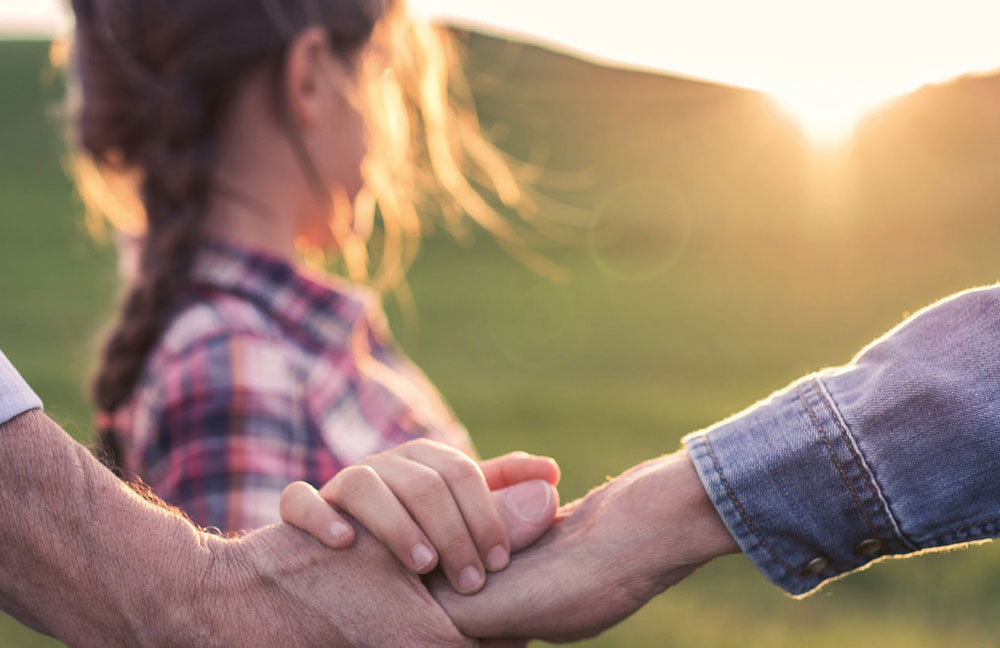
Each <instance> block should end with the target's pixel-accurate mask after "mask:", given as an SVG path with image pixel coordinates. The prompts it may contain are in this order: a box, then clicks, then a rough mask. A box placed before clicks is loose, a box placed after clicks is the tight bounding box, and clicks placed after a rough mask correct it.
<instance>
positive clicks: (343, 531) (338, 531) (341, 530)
mask: <svg viewBox="0 0 1000 648" xmlns="http://www.w3.org/2000/svg"><path fill="white" fill-rule="evenodd" d="M350 532H351V527H349V526H347V525H346V524H344V523H343V522H340V521H339V520H338V521H336V522H331V523H330V536H331V537H332V538H333V541H334V542H340V541H341V540H343V539H344V536H346V535H347V534H348V533H350Z"/></svg>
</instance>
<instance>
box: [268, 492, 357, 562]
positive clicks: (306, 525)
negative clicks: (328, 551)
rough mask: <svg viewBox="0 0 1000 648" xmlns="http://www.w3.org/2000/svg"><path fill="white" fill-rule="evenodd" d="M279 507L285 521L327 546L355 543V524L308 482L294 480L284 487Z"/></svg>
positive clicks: (348, 545)
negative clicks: (352, 524)
mask: <svg viewBox="0 0 1000 648" xmlns="http://www.w3.org/2000/svg"><path fill="white" fill-rule="evenodd" d="M279 509H280V511H281V519H282V520H284V521H285V522H287V523H289V524H291V525H292V526H295V527H298V528H300V529H302V530H303V531H305V532H306V533H308V534H310V535H312V536H313V537H314V538H316V539H317V540H319V541H320V542H322V543H323V544H325V545H327V546H328V547H332V548H334V549H346V548H347V547H350V546H351V545H352V544H353V543H354V527H352V526H351V525H350V524H349V523H348V522H347V520H345V519H344V517H343V516H342V515H340V513H338V512H337V511H336V510H334V509H333V507H331V506H330V504H329V503H328V502H327V501H326V500H324V499H323V498H322V497H320V494H319V492H318V491H317V490H316V489H315V488H313V487H312V486H310V485H309V484H307V483H305V482H302V481H298V482H293V483H291V484H289V485H288V486H286V487H285V490H284V491H282V493H281V503H280V505H279Z"/></svg>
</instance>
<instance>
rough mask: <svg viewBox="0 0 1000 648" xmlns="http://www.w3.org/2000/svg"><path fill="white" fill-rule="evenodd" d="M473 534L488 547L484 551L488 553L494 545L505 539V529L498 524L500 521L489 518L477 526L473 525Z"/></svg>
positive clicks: (500, 523) (502, 525) (501, 524)
mask: <svg viewBox="0 0 1000 648" xmlns="http://www.w3.org/2000/svg"><path fill="white" fill-rule="evenodd" d="M473 533H475V534H476V537H478V538H480V539H481V540H482V542H483V543H484V544H488V545H490V546H488V547H485V549H486V550H487V551H489V550H490V549H492V548H493V546H494V545H496V544H497V543H499V542H501V541H502V540H505V539H506V537H507V527H506V526H505V525H504V524H503V523H502V522H500V520H497V519H496V518H493V517H489V518H486V519H485V520H482V521H481V522H479V523H477V524H474V525H473Z"/></svg>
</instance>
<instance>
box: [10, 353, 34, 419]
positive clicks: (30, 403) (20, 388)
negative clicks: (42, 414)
mask: <svg viewBox="0 0 1000 648" xmlns="http://www.w3.org/2000/svg"><path fill="white" fill-rule="evenodd" d="M41 407H42V401H40V400H39V399H38V396H36V395H35V392H33V391H31V387H28V384H27V383H26V382H24V379H23V378H21V375H20V374H19V373H17V369H15V368H14V366H13V365H11V364H10V361H9V360H7V356H5V355H4V354H3V352H2V351H0V425H3V424H4V423H6V422H7V421H9V420H11V419H12V418H14V417H15V416H17V415H19V414H23V413H25V412H27V411H28V410H33V409H40V408H41Z"/></svg>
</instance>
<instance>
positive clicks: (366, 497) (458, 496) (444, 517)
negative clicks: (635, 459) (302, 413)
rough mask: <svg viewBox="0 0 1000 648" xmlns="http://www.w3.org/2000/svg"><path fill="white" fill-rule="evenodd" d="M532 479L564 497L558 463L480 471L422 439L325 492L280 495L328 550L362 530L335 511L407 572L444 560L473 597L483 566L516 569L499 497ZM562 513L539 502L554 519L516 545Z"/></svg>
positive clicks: (519, 461) (293, 487) (301, 489)
mask: <svg viewBox="0 0 1000 648" xmlns="http://www.w3.org/2000/svg"><path fill="white" fill-rule="evenodd" d="M530 480H542V481H544V482H547V484H534V486H535V487H536V488H538V489H542V488H543V487H544V488H548V489H549V499H551V500H556V499H557V496H558V494H556V497H551V493H554V491H555V489H554V488H551V486H548V484H551V485H555V484H557V483H558V482H559V467H558V466H557V465H556V463H555V462H554V461H553V460H552V459H548V458H544V457H536V456H532V455H527V454H524V453H520V452H515V453H512V454H509V455H504V456H502V457H498V458H496V459H491V460H489V461H484V462H482V463H481V464H477V463H476V462H475V461H474V460H472V459H470V458H469V457H468V456H467V455H466V454H464V453H462V452H461V451H459V450H456V449H455V448H452V447H451V446H447V445H444V444H442V443H437V442H435V441H428V440H424V439H421V440H417V441H411V442H409V443H406V444H403V445H400V446H397V447H395V448H393V449H391V450H388V451H386V452H383V453H381V454H377V455H372V456H370V457H368V458H366V459H365V460H363V461H362V462H360V463H359V464H356V465H354V466H350V467H348V468H345V469H344V470H342V471H341V472H339V473H338V474H337V475H336V476H335V477H334V478H333V479H331V480H330V481H329V482H327V483H326V484H325V485H324V486H323V487H322V489H320V490H319V491H317V490H316V489H314V488H313V487H312V486H310V485H308V484H306V483H305V482H296V483H294V484H290V485H289V486H288V487H287V488H286V489H285V491H284V493H282V496H281V517H282V519H284V520H285V521H286V522H288V523H289V524H292V525H294V526H297V527H299V528H300V529H302V530H304V531H306V532H308V533H310V534H312V535H313V536H315V537H316V538H317V539H319V540H320V541H321V542H323V543H324V544H327V545H329V546H331V547H334V548H337V549H341V548H346V547H349V546H350V545H351V544H352V543H353V542H354V529H353V528H352V527H351V525H350V524H349V523H348V521H347V520H345V519H344V517H343V516H341V515H340V514H339V513H338V512H337V511H336V510H334V508H332V507H333V506H335V507H337V508H339V509H341V510H343V511H346V512H347V513H349V514H350V515H351V516H353V517H354V518H355V519H357V521H358V522H360V523H361V524H363V525H364V526H365V527H366V528H367V529H368V530H369V531H370V532H371V533H372V534H373V535H374V536H375V537H376V538H378V539H379V540H380V541H382V543H383V544H385V545H386V546H387V547H389V549H390V550H391V551H392V552H393V553H394V554H396V556H397V557H398V558H399V560H400V561H401V562H402V563H403V564H404V565H406V566H407V568H409V569H411V570H413V571H414V572H417V573H419V574H426V573H427V572H430V571H431V570H433V569H434V568H435V567H436V566H437V565H438V562H439V561H440V563H441V567H442V569H443V571H444V574H445V576H447V578H448V580H449V582H450V583H451V585H452V587H454V588H455V590H456V591H458V592H461V593H465V594H470V593H472V592H475V591H478V590H479V589H480V588H481V587H482V586H483V584H484V582H485V572H484V569H483V566H484V564H485V566H486V569H488V570H489V571H499V570H501V569H503V568H504V567H506V566H507V563H508V562H510V553H511V538H510V537H509V533H508V525H507V523H506V522H505V521H504V518H503V516H502V515H501V511H504V512H506V507H503V508H498V506H497V502H498V495H497V494H494V493H491V491H493V490H497V489H502V488H505V487H509V486H515V485H517V484H520V483H521V482H525V481H530ZM531 486H532V485H529V484H524V485H523V486H520V487H517V488H514V489H510V490H509V491H508V492H507V493H506V497H507V498H508V499H509V498H512V497H513V498H516V497H517V496H518V494H521V495H524V494H525V493H527V494H529V495H530V494H532V491H531ZM522 491H524V492H523V493H522ZM534 493H537V491H534ZM557 506H558V502H557V501H548V500H547V499H545V498H540V499H539V505H538V509H539V510H538V513H539V514H542V513H543V512H544V513H546V514H548V515H550V516H551V517H550V518H548V519H546V520H544V522H545V523H546V524H545V525H544V527H541V526H539V525H538V524H534V527H538V528H537V529H535V528H532V529H531V531H532V537H531V538H515V540H519V541H520V542H519V544H521V545H523V544H526V542H525V541H528V542H530V541H533V540H534V539H536V538H537V537H538V535H540V534H541V533H542V532H543V531H544V530H545V528H547V527H548V525H549V524H551V520H552V519H554V516H555V510H556V508H557ZM543 509H544V511H543ZM508 515H509V513H508ZM517 548H521V547H515V549H517Z"/></svg>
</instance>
